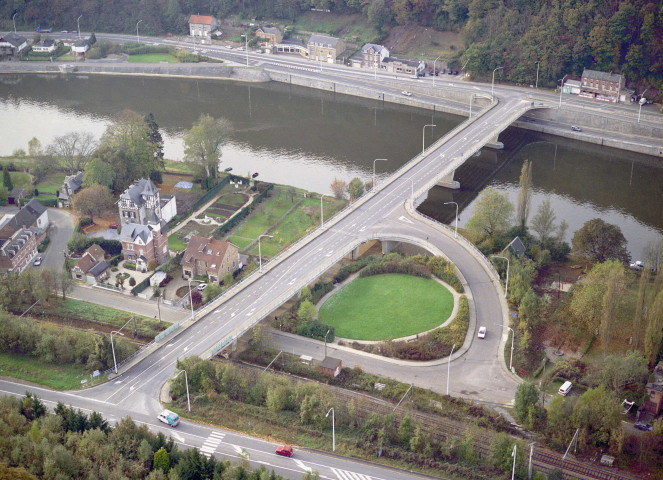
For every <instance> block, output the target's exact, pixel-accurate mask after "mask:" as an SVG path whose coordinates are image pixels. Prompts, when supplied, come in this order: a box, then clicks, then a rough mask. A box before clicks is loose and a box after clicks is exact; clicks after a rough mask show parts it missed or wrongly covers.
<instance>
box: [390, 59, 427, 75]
mask: <svg viewBox="0 0 663 480" xmlns="http://www.w3.org/2000/svg"><path fill="white" fill-rule="evenodd" d="M382 65H383V66H384V70H386V71H387V72H389V73H404V74H406V75H416V74H417V72H420V71H421V70H423V69H424V68H425V67H426V64H425V63H424V62H420V61H418V60H405V59H400V58H396V57H387V58H385V59H383V60H382Z"/></svg>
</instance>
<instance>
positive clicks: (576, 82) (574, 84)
mask: <svg viewBox="0 0 663 480" xmlns="http://www.w3.org/2000/svg"><path fill="white" fill-rule="evenodd" d="M564 85H568V86H569V87H579V86H580V85H581V83H580V80H567V81H565V82H564Z"/></svg>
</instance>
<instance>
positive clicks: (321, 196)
mask: <svg viewBox="0 0 663 480" xmlns="http://www.w3.org/2000/svg"><path fill="white" fill-rule="evenodd" d="M323 198H324V195H320V228H325V211H324V210H323V208H322V199H323Z"/></svg>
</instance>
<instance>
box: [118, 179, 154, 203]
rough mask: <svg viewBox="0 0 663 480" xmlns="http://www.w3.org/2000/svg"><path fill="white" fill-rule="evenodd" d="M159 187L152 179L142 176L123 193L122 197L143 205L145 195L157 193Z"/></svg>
mask: <svg viewBox="0 0 663 480" xmlns="http://www.w3.org/2000/svg"><path fill="white" fill-rule="evenodd" d="M158 192H159V189H158V188H157V187H156V186H155V185H154V183H152V180H150V179H149V178H148V179H145V178H141V179H140V180H138V181H137V182H136V183H134V184H133V185H131V186H130V187H129V188H127V189H126V190H125V191H124V192H122V195H120V198H121V199H125V200H131V201H132V202H133V203H135V204H136V205H137V206H141V205H142V204H143V203H145V202H144V200H143V195H156V194H157V193H158Z"/></svg>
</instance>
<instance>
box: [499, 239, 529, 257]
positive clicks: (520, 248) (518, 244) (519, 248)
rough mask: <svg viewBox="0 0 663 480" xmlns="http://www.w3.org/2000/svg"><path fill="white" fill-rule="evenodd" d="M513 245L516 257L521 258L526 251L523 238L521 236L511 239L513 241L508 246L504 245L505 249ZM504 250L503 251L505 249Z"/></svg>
mask: <svg viewBox="0 0 663 480" xmlns="http://www.w3.org/2000/svg"><path fill="white" fill-rule="evenodd" d="M509 247H511V248H512V249H513V252H514V253H515V255H516V257H518V258H520V257H522V256H523V254H524V253H525V250H526V249H525V245H524V244H523V242H522V240H521V239H520V237H516V238H514V239H513V240H511V243H509V244H508V245H507V246H506V247H504V250H506V249H507V248H509ZM504 250H502V251H504Z"/></svg>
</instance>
